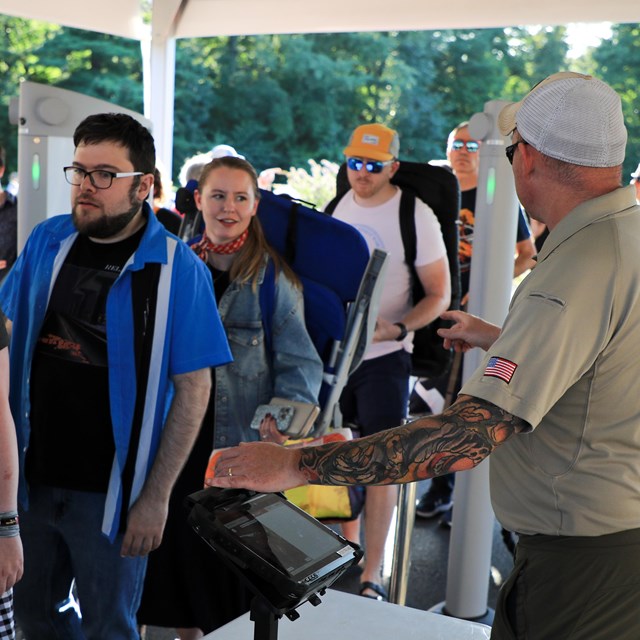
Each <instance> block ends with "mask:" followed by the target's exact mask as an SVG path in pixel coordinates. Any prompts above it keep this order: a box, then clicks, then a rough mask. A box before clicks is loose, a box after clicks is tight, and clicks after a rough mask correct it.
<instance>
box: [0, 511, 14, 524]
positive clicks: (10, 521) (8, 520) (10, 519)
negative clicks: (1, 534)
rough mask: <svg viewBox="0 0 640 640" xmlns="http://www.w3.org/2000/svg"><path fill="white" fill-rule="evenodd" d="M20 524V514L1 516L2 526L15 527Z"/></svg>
mask: <svg viewBox="0 0 640 640" xmlns="http://www.w3.org/2000/svg"><path fill="white" fill-rule="evenodd" d="M17 524H18V514H17V513H16V515H15V516H9V517H7V518H1V517H0V527H13V526H15V525H17Z"/></svg>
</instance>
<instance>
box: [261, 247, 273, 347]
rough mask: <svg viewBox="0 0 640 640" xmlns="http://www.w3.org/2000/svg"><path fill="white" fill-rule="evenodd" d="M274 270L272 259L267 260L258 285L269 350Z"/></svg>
mask: <svg viewBox="0 0 640 640" xmlns="http://www.w3.org/2000/svg"><path fill="white" fill-rule="evenodd" d="M275 298H276V270H275V267H274V264H273V260H271V258H269V259H268V260H267V266H266V268H265V270H264V279H263V280H262V285H261V286H260V294H259V300H260V313H261V314H262V329H263V331H264V342H265V345H266V347H267V351H268V352H269V353H270V352H271V346H272V337H273V310H274V309H275V306H276V302H275Z"/></svg>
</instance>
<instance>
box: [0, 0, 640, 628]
mask: <svg viewBox="0 0 640 640" xmlns="http://www.w3.org/2000/svg"><path fill="white" fill-rule="evenodd" d="M70 5H71V3H70V2H69V0H61V1H60V2H59V3H57V4H52V3H51V2H50V0H20V1H19V2H18V0H0V13H4V14H8V15H14V16H19V17H25V18H34V19H40V20H45V21H49V22H53V23H57V24H63V25H66V26H70V27H77V28H83V29H88V30H94V31H99V32H104V33H110V34H114V35H119V36H124V37H129V38H136V39H139V40H140V41H141V42H142V43H143V51H144V52H145V54H146V55H145V56H144V58H145V74H144V77H145V116H147V117H148V118H149V119H151V121H152V122H153V124H154V137H155V139H156V144H157V149H158V156H159V158H160V159H161V160H162V161H163V162H164V164H165V166H166V167H167V169H170V167H171V148H172V133H173V90H174V74H175V64H174V63H175V41H176V39H177V38H185V37H206V36H216V35H240V34H269V33H309V32H314V33H324V32H327V33H329V32H340V31H343V32H344V31H386V30H435V29H446V28H452V29H453V28H468V29H472V28H488V27H504V26H510V25H535V24H545V25H558V24H568V23H572V22H605V21H606V22H639V21H640V4H638V2H637V0H609V2H607V3H602V2H597V1H596V0H564V2H558V1H557V0H538V2H536V3H533V2H531V1H530V0H529V1H527V2H525V0H511V2H507V3H505V2H504V0H485V2H484V3H478V2H472V1H471V0H450V2H449V3H448V4H447V5H446V6H443V5H441V4H436V3H435V2H434V1H433V0H430V1H427V0H396V2H395V3H393V5H389V3H388V2H384V3H383V2H382V1H381V0H351V1H350V2H349V3H346V4H345V3H344V2H339V0H321V1H320V2H318V1H316V0H314V1H312V2H305V3H304V4H303V2H301V0H154V2H153V13H152V24H151V28H150V29H149V28H145V27H144V25H143V23H142V19H141V13H140V1H139V0H110V1H108V2H107V1H106V0H101V1H100V2H97V1H96V0H85V2H84V3H83V4H77V3H76V4H75V5H74V6H73V7H71V6H70ZM146 65H148V67H147V66H146ZM499 106H500V105H499V104H497V103H496V104H490V103H489V104H488V105H485V113H484V114H483V115H482V117H481V118H480V119H478V118H476V124H478V128H477V137H478V139H483V140H484V141H485V143H486V144H484V145H483V146H482V150H481V165H480V166H481V176H480V181H479V191H478V202H477V207H478V209H477V210H476V215H478V214H479V208H480V207H483V208H484V209H485V211H484V212H483V213H482V214H481V215H478V219H479V220H481V221H482V223H481V224H479V225H477V228H476V239H475V241H474V257H473V260H474V270H473V273H474V282H476V281H477V282H476V284H474V285H473V286H472V289H473V290H474V295H473V296H472V298H471V301H470V304H471V305H472V306H471V307H470V310H471V311H472V312H473V313H476V314H477V315H481V316H484V317H487V318H488V319H490V320H493V321H494V322H498V323H499V322H500V321H501V319H502V317H504V314H505V313H506V305H507V302H508V297H509V290H510V267H509V265H510V263H511V261H512V260H513V252H512V248H513V244H514V239H515V228H510V227H509V224H510V223H512V226H513V225H514V224H515V218H514V216H513V215H511V213H512V212H513V211H514V210H515V208H516V200H515V192H514V191H513V181H512V179H511V172H510V169H509V167H508V165H507V161H506V159H505V157H504V144H505V139H504V138H503V137H502V136H500V135H499V134H498V133H497V132H496V130H495V114H496V113H497V109H499ZM480 125H482V126H480ZM496 176H498V177H500V180H496ZM489 182H492V183H494V184H498V183H499V185H500V188H499V189H496V194H495V196H494V193H493V190H487V188H486V186H487V184H489ZM498 204H500V206H497V205H498ZM494 212H495V215H493V213H494ZM501 278H503V279H504V282H502V280H501ZM487 282H492V283H493V286H492V287H487V286H486V283H487ZM488 310H489V311H491V313H493V314H494V315H493V316H492V315H491V314H487V311H488ZM471 364H472V363H471V361H470V362H469V365H471ZM476 364H477V363H476ZM466 373H467V366H465V374H466ZM465 377H466V375H465ZM456 486H457V488H456V492H457V493H456V495H457V497H456V503H457V504H458V505H460V506H459V508H458V509H457V510H456V511H457V513H456V514H455V518H454V523H453V524H454V528H453V532H452V534H453V535H452V541H451V544H452V547H453V552H452V553H450V565H449V572H448V574H449V576H450V578H451V579H450V580H449V584H448V588H447V611H448V613H451V614H453V615H456V616H458V617H462V618H481V617H482V616H483V615H484V610H485V604H486V588H487V576H488V573H489V563H490V559H489V556H490V542H491V530H492V520H491V517H490V513H491V509H490V504H489V501H488V495H489V491H488V475H487V463H486V462H485V463H483V464H482V465H480V467H478V469H475V470H473V471H470V472H467V473H465V474H464V479H461V480H458V482H457V485H456ZM458 522H460V524H458Z"/></svg>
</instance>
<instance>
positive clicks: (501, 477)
mask: <svg viewBox="0 0 640 640" xmlns="http://www.w3.org/2000/svg"><path fill="white" fill-rule="evenodd" d="M551 206H553V205H552V204H551ZM461 393H464V394H469V395H471V396H475V397H478V398H483V399H485V400H487V401H489V402H492V403H494V404H495V405H497V406H499V407H501V408H502V409H504V410H506V411H508V412H510V413H512V414H513V415H516V416H518V417H520V418H522V419H524V420H526V421H527V422H528V423H529V424H530V425H531V426H532V428H533V430H532V431H531V432H530V433H527V434H520V435H515V436H513V437H512V438H511V439H510V440H508V441H507V442H506V443H505V444H504V445H503V446H501V447H499V448H498V449H497V450H496V451H495V452H494V454H493V455H492V456H491V463H490V464H491V495H492V501H493V505H494V509H495V512H496V515H497V517H498V519H499V520H500V522H501V523H502V524H503V525H504V526H505V527H507V528H508V529H511V530H513V531H518V532H520V533H525V534H535V533H542V534H549V535H571V536H596V535H602V534H607V533H612V532H615V531H622V530H627V529H634V528H638V527H640V207H639V206H637V205H636V202H635V191H634V189H633V187H624V188H621V189H618V190H616V191H614V192H612V193H610V194H607V195H605V196H602V197H600V198H596V199H594V200H591V201H589V202H586V203H584V204H582V205H580V206H579V207H577V208H576V209H574V210H573V211H572V212H571V213H570V214H569V215H568V216H567V217H566V218H564V219H563V220H562V221H561V222H560V224H559V225H558V226H557V227H556V228H555V229H554V230H553V231H552V232H551V234H550V235H549V237H548V238H547V240H546V242H545V244H544V246H543V249H542V251H541V252H540V254H539V255H538V265H537V266H536V267H535V269H534V270H533V271H532V272H531V274H530V275H529V276H528V277H527V278H526V279H525V280H524V281H523V283H522V284H521V286H520V287H519V288H518V290H517V291H516V294H515V296H514V298H513V300H512V302H511V308H510V310H509V314H508V317H507V319H506V321H505V324H504V327H503V330H502V333H501V335H500V337H499V339H498V340H497V341H496V342H495V343H494V345H493V346H492V347H491V349H490V350H489V352H488V353H487V355H486V358H485V360H484V361H483V363H482V364H481V366H480V367H479V368H478V370H477V371H476V372H475V373H474V374H473V376H472V377H471V378H470V380H469V381H468V382H467V383H466V384H465V385H464V386H463V389H462V392H461Z"/></svg>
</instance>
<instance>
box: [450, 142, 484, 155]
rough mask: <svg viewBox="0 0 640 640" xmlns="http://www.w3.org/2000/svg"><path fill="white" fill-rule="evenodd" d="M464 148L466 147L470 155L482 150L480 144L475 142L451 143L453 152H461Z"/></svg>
mask: <svg viewBox="0 0 640 640" xmlns="http://www.w3.org/2000/svg"><path fill="white" fill-rule="evenodd" d="M463 147H466V148H467V151H468V152H469V153H475V152H476V151H477V150H478V149H479V148H480V144H479V143H478V142H476V141H475V140H454V141H453V142H452V143H451V149H452V150H453V151H460V150H461V149H462V148H463Z"/></svg>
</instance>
